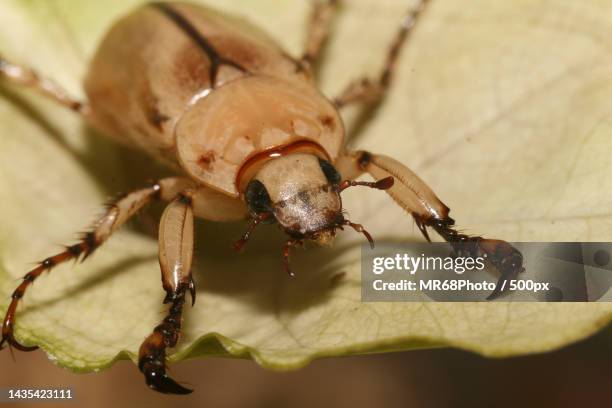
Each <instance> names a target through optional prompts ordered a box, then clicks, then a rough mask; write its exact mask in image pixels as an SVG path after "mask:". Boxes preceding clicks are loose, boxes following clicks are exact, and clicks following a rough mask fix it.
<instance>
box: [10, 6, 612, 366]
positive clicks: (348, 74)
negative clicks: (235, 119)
mask: <svg viewBox="0 0 612 408" xmlns="http://www.w3.org/2000/svg"><path fill="white" fill-rule="evenodd" d="M137 3H139V1H136V0H130V1H119V0H115V1H107V2H104V5H102V3H93V2H79V1H75V0H73V1H70V0H62V1H59V0H58V1H55V2H47V1H43V0H30V1H27V2H26V1H18V0H7V1H4V2H2V5H0V23H1V25H2V27H3V30H2V31H1V32H0V50H2V54H3V55H4V56H6V57H8V58H10V59H12V60H14V61H18V62H20V63H24V64H28V65H30V66H33V67H36V68H37V69H39V70H40V72H41V73H42V74H44V75H45V76H48V77H51V78H54V79H56V80H57V81H58V82H59V83H61V84H62V85H63V86H64V87H66V88H67V89H68V90H69V91H70V92H72V93H74V94H77V95H82V94H83V93H82V91H81V89H80V87H79V81H80V78H81V77H82V76H83V75H84V72H85V70H86V61H87V59H88V57H89V56H90V55H91V54H92V52H93V50H94V48H95V44H96V42H97V41H98V39H99V38H100V37H101V35H102V34H103V33H104V31H105V29H106V28H107V27H108V26H109V24H110V23H111V22H112V21H113V20H115V19H116V18H117V17H118V16H120V15H122V14H123V13H125V12H126V11H127V10H129V9H131V8H132V7H133V6H135V5H136V4H137ZM209 3H211V4H212V3H213V2H212V1H211V2H209ZM214 3H215V4H216V5H217V7H219V8H221V9H223V10H226V11H229V12H233V13H238V14H241V15H245V16H247V17H248V18H249V19H251V20H253V21H254V22H255V23H257V24H259V25H262V26H264V27H265V28H266V29H268V30H269V32H270V33H271V34H272V35H274V36H275V37H277V38H279V39H280V41H281V43H282V45H284V46H285V47H287V48H288V49H289V50H290V51H291V52H293V53H294V54H298V53H299V50H300V44H301V43H302V41H303V38H304V29H305V25H306V22H307V12H308V2H305V1H288V0H286V1H280V2H279V1H272V0H265V1H254V0H239V1H233V2H230V1H217V2H214ZM405 7H406V5H405V2H403V1H401V0H386V1H384V2H374V1H367V0H354V1H346V2H345V4H344V6H343V8H342V11H341V13H340V15H339V17H338V20H337V23H336V25H335V28H334V36H333V38H332V40H331V41H330V43H329V46H328V48H327V52H326V56H325V59H324V62H325V63H324V64H323V66H322V67H321V72H320V74H321V83H322V88H323V90H324V91H325V92H327V94H328V95H334V94H336V93H337V92H338V91H339V90H340V89H341V88H342V87H343V86H344V84H345V80H346V79H347V78H357V77H359V75H360V74H362V73H364V72H367V73H371V74H373V73H375V72H376V70H377V69H378V68H379V67H380V65H381V63H382V58H383V55H384V50H385V47H386V45H387V43H388V41H389V40H390V39H391V38H392V37H393V34H394V30H395V29H396V28H397V26H398V24H399V20H398V18H399V16H401V15H402V14H403V13H404V12H405ZM611 9H612V4H610V2H605V1H596V0H590V1H586V2H580V4H578V3H576V2H573V1H570V0H565V1H556V2H546V1H543V0H542V1H521V2H508V1H503V0H496V1H491V0H478V1H474V2H470V4H469V7H466V4H465V3H461V2H454V1H450V0H446V1H443V0H434V1H433V2H432V4H431V6H430V7H429V9H428V10H427V11H426V13H425V15H424V17H423V19H422V21H421V24H419V26H418V29H417V30H416V31H415V32H414V35H413V36H412V38H411V39H410V43H409V45H408V47H406V49H405V50H404V52H403V53H402V57H401V60H400V64H399V66H398V72H397V75H396V78H395V82H394V86H393V88H392V90H391V91H390V93H389V96H388V98H387V99H386V100H385V102H384V104H383V105H382V106H380V108H379V109H378V110H377V111H376V112H374V113H373V114H372V115H371V121H370V122H369V123H367V124H365V123H364V121H363V120H362V119H363V116H362V115H361V114H360V112H358V111H356V110H351V111H349V112H347V113H346V122H347V126H348V128H349V129H350V130H352V131H356V130H358V131H359V132H356V133H357V134H356V135H355V137H353V138H352V139H351V141H350V143H351V145H352V146H357V147H360V148H368V149H371V150H374V151H376V152H381V153H385V154H389V155H392V156H394V157H396V158H397V159H399V160H400V161H403V162H405V163H407V164H409V165H410V166H411V167H412V168H413V169H414V170H415V171H416V172H417V173H418V174H419V175H420V176H421V177H422V178H424V179H425V180H426V181H427V182H428V183H429V184H430V185H431V186H432V187H433V188H434V189H435V190H436V191H437V193H438V195H439V196H440V197H441V198H442V199H443V200H444V201H445V202H446V203H447V204H449V205H450V206H451V208H452V216H453V217H454V218H455V219H457V220H458V222H459V224H460V226H461V227H462V228H463V229H464V230H466V231H469V232H472V233H477V234H483V235H486V236H491V237H498V238H503V239H506V240H509V241H539V240H542V241H556V240H559V241H563V240H581V241H597V240H599V241H609V240H610V239H611V238H612V217H611V215H610V208H612V188H606V187H610V181H609V174H610V172H611V170H612V163H611V162H610V159H609V155H608V152H609V151H611V150H610V149H611V148H612V121H611V119H610V115H609V112H610V111H611V109H612V99H611V98H610V97H609V96H610V94H612V53H611V52H610V50H609V49H608V46H607V43H608V42H607V41H606V39H607V38H610V37H611V35H612V25H610V23H609V21H608V19H607V18H606V17H605V16H608V15H610V12H612V10H611ZM16 39H18V40H16ZM3 94H4V96H5V97H4V98H2V99H0V118H1V119H0V134H1V137H2V142H1V146H2V148H1V149H0V180H2V182H1V183H0V209H1V210H2V211H1V214H2V215H1V219H2V226H1V228H0V293H1V296H0V299H2V301H1V304H2V305H1V306H0V312H4V311H5V310H6V307H7V304H8V301H9V298H10V293H11V291H12V290H13V289H14V287H15V286H16V284H17V283H18V281H19V277H20V276H22V275H23V274H24V273H25V272H26V271H27V270H28V268H30V265H31V262H33V261H36V260H40V259H42V258H44V257H45V256H48V255H50V254H53V253H55V251H57V249H58V247H57V246H56V245H55V244H57V243H69V242H68V241H70V240H71V239H72V238H73V237H74V234H73V233H74V232H75V231H82V230H83V229H84V228H85V227H86V226H87V225H88V223H89V222H90V220H92V219H93V217H94V215H95V214H96V213H97V212H98V211H99V210H100V203H102V202H103V201H105V200H106V199H107V198H108V196H110V195H113V194H114V193H116V192H118V191H120V190H125V189H126V188H130V187H136V186H139V185H142V184H143V183H144V182H145V180H146V178H151V177H155V175H157V174H159V173H160V170H159V169H157V168H154V167H153V166H152V165H151V164H150V162H149V161H147V160H146V159H143V158H142V157H140V156H139V155H137V154H133V153H130V152H126V151H125V150H123V149H121V148H119V147H117V146H115V145H113V144H112V143H111V142H109V141H106V140H105V139H102V138H98V137H97V136H95V135H93V134H92V132H91V131H88V130H87V129H85V128H84V127H83V126H82V123H81V122H80V120H79V118H78V117H76V115H74V114H72V113H71V112H65V111H64V110H63V109H62V108H59V107H56V106H54V105H53V104H52V103H50V102H48V101H45V100H41V98H40V97H38V96H37V95H35V94H33V93H32V92H30V91H22V90H17V89H15V88H14V87H7V88H5V91H4V93H3ZM162 172H163V171H162ZM344 201H345V204H346V207H347V209H348V211H350V214H351V218H352V219H353V220H355V221H358V222H360V223H363V224H365V225H366V226H368V228H369V230H370V232H371V233H372V234H373V235H374V236H375V237H377V239H378V241H379V242H380V241H385V240H390V241H393V240H398V239H401V240H414V239H419V240H420V239H421V238H420V237H419V233H418V230H417V229H416V228H414V226H413V223H412V221H411V219H410V218H409V217H408V216H407V215H406V214H404V213H403V212H402V211H401V210H400V209H399V208H397V207H396V206H395V205H394V204H393V203H392V202H391V201H390V200H389V199H388V198H387V196H386V195H385V194H382V193H380V192H375V191H363V190H358V189H355V191H348V192H347V194H346V196H345V198H344ZM153 210H154V211H151V212H145V215H143V216H142V218H141V222H140V223H139V230H135V229H133V228H125V229H124V230H122V231H121V232H119V233H117V234H116V236H114V237H113V238H112V239H111V240H110V241H109V242H108V243H107V244H105V245H104V246H103V247H102V248H100V249H99V250H98V251H97V252H96V253H95V255H94V256H93V257H91V259H88V260H87V262H85V263H84V264H79V265H65V266H62V267H58V268H56V269H55V270H53V271H52V273H51V274H49V275H44V276H43V277H41V278H40V279H39V280H37V281H36V284H35V285H34V286H33V288H32V289H31V290H29V291H28V293H27V295H26V296H25V298H24V299H23V305H22V307H21V308H20V310H19V313H18V319H17V328H16V336H17V338H18V339H19V340H20V341H22V342H24V343H26V344H39V345H40V346H41V347H42V348H43V349H44V350H45V351H46V352H47V353H48V354H49V356H50V358H52V359H53V360H54V361H56V362H57V363H58V364H60V365H62V366H64V367H68V368H70V369H73V370H77V371H91V370H97V369H100V368H103V367H106V366H108V365H110V364H112V363H113V361H115V360H116V359H121V358H130V359H132V360H135V358H136V353H137V350H138V347H139V345H140V343H141V342H142V340H143V339H144V337H145V336H146V335H147V334H148V333H150V331H151V330H152V328H153V327H154V326H155V325H156V324H157V323H158V322H159V321H160V320H161V318H162V316H163V314H164V311H165V307H164V306H163V305H162V304H161V300H162V299H163V291H162V289H161V285H160V279H159V267H158V263H157V259H156V242H155V239H154V235H155V233H154V230H155V227H154V221H155V216H151V215H149V216H147V214H151V213H152V214H155V213H157V214H159V209H153ZM147 225H153V227H151V228H148V229H147V227H146V226H147ZM197 228H198V230H199V231H200V234H199V235H198V237H197V241H196V246H197V259H196V263H195V267H194V270H195V272H194V273H195V279H196V281H197V285H198V301H197V303H196V305H195V307H193V308H192V309H190V308H187V309H189V310H187V311H186V315H185V326H184V333H183V337H182V341H181V342H180V345H179V346H178V348H177V350H176V352H175V353H174V354H173V355H172V356H171V360H173V361H177V360H180V359H183V358H187V357H195V356H204V355H209V356H210V355H231V356H236V357H249V358H253V359H254V360H256V361H257V362H258V363H259V364H261V365H264V366H266V367H272V368H279V369H286V368H294V367H299V366H302V365H304V364H306V363H307V362H308V361H310V360H311V359H313V358H316V357H321V356H331V355H344V354H350V353H362V352H374V351H388V350H407V349H412V348H418V347H431V346H441V345H445V346H454V347H459V348H463V349H467V350H472V351H475V352H477V353H480V354H483V355H487V356H508V355H517V354H526V353H533V352H542V351H546V350H551V349H554V348H557V347H561V346H563V345H565V344H568V343H570V342H574V341H577V340H579V339H581V338H584V337H586V336H588V335H590V334H592V333H594V332H595V331H596V330H598V329H600V328H601V327H603V326H604V325H606V324H607V323H608V322H609V321H610V320H611V316H612V304H610V303H596V304H585V303H571V304H569V303H568V304H542V303H504V302H495V303H463V304H457V303H454V304H446V303H423V304H420V303H362V302H360V284H359V259H360V258H359V243H360V242H361V239H362V238H361V237H357V236H356V234H355V235H351V234H350V233H349V232H346V233H345V234H343V235H341V236H340V237H339V239H338V240H337V243H336V245H335V247H334V248H333V249H329V248H311V249H309V250H308V251H296V256H295V257H293V265H294V266H293V268H294V269H295V272H296V273H297V277H296V278H295V279H289V278H288V277H286V276H284V275H283V274H282V273H281V268H280V243H281V234H280V233H278V232H276V231H275V230H274V229H273V228H267V229H266V228H261V230H258V231H257V232H256V234H255V236H254V238H253V242H251V243H250V244H249V246H248V248H247V250H246V253H245V254H242V255H241V256H236V255H235V254H234V253H233V252H232V251H231V250H230V249H229V247H230V243H231V242H232V241H233V240H234V239H236V238H237V237H238V236H239V235H240V232H241V231H242V229H243V228H244V225H243V224H242V223H237V224H214V223H210V222H200V223H199V224H198V225H197ZM147 230H148V231H151V230H152V231H153V233H146V231H147ZM143 231H144V232H143Z"/></svg>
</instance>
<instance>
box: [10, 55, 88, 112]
mask: <svg viewBox="0 0 612 408" xmlns="http://www.w3.org/2000/svg"><path fill="white" fill-rule="evenodd" d="M0 78H2V79H4V80H6V81H8V82H12V83H14V84H17V85H21V86H26V87H29V88H32V89H35V90H36V91H38V92H39V93H41V94H43V95H44V96H46V97H47V98H49V99H51V100H53V101H55V102H57V103H59V104H61V105H63V106H65V107H67V108H68V109H71V110H73V111H75V112H78V113H81V114H83V115H87V114H88V113H89V106H88V105H87V103H85V102H82V101H79V100H77V99H76V98H73V97H72V96H70V95H68V93H67V92H66V91H65V90H64V89H62V88H61V87H60V86H59V85H58V84H56V83H55V82H53V81H52V80H50V79H47V78H44V77H41V76H40V75H39V74H38V73H37V72H36V71H34V70H33V69H31V68H28V67H24V66H22V65H17V64H14V63H12V62H9V61H7V60H6V59H4V58H3V57H2V56H1V55H0Z"/></svg>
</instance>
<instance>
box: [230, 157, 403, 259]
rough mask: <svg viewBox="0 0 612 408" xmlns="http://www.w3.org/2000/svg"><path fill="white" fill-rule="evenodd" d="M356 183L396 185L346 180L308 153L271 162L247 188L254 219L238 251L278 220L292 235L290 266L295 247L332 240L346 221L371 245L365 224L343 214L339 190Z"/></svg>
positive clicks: (381, 186)
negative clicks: (258, 229)
mask: <svg viewBox="0 0 612 408" xmlns="http://www.w3.org/2000/svg"><path fill="white" fill-rule="evenodd" d="M352 185H367V186H369V187H374V188H378V189H387V188H390V187H391V186H392V185H393V178H391V177H389V178H387V179H383V180H381V181H379V182H376V183H364V182H354V181H344V182H342V179H341V176H340V173H338V171H337V170H336V169H335V168H334V166H333V165H332V164H331V163H329V162H328V161H326V160H324V159H321V158H319V157H317V156H315V155H313V154H307V153H294V154H290V155H286V156H281V157H279V158H276V159H274V160H271V161H269V162H267V163H266V164H265V165H264V166H263V167H262V168H261V169H260V170H259V171H258V172H257V174H256V175H255V176H254V177H253V179H251V181H250V182H249V183H248V185H247V187H246V190H245V193H244V199H245V201H246V203H247V205H248V207H249V211H250V213H251V216H252V217H253V222H252V223H251V227H250V228H249V230H248V231H247V232H246V233H245V234H244V236H243V238H242V239H241V240H240V241H238V242H237V243H236V244H235V247H236V249H240V248H242V246H243V245H244V244H245V243H246V241H247V240H248V238H249V235H250V233H251V232H252V230H253V229H254V228H255V226H256V225H258V224H259V223H270V222H277V223H278V225H279V226H280V227H281V228H282V229H283V230H284V231H285V232H286V233H287V235H289V240H288V241H287V244H286V246H285V250H284V257H285V266H286V269H287V270H288V267H287V260H288V254H289V248H290V247H291V246H293V245H295V244H296V243H302V242H303V241H304V240H311V241H314V242H316V243H317V244H319V245H328V244H331V242H332V241H333V239H334V237H335V235H336V231H337V229H343V226H346V225H348V226H350V227H352V228H354V229H355V230H357V231H359V232H361V233H363V234H364V235H365V236H366V238H367V239H368V241H370V244H371V245H373V241H372V237H371V236H370V234H368V232H367V231H365V229H363V227H362V226H361V225H359V224H354V223H352V222H350V221H348V220H347V219H345V218H344V215H343V211H342V199H341V198H340V192H341V191H342V190H343V189H345V188H347V187H349V186H352Z"/></svg>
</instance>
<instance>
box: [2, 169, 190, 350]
mask: <svg viewBox="0 0 612 408" xmlns="http://www.w3.org/2000/svg"><path fill="white" fill-rule="evenodd" d="M190 183H191V182H190V181H188V180H186V179H180V178H167V179H163V180H160V181H158V182H157V183H155V184H153V185H152V186H150V187H147V188H143V189H140V190H136V191H133V192H131V193H129V194H127V195H125V196H123V197H122V198H120V199H117V200H116V201H115V202H113V203H111V204H109V205H108V208H107V210H106V213H105V214H104V215H103V216H102V217H101V218H100V219H99V220H98V221H97V222H96V223H95V224H94V225H95V226H94V228H93V230H92V231H90V232H88V233H86V234H84V235H83V238H82V240H81V242H79V243H78V244H75V245H72V246H69V247H66V249H65V250H64V251H62V252H60V253H59V254H56V255H53V256H50V257H48V258H46V259H44V260H43V261H42V262H41V263H40V264H39V265H38V266H37V267H36V268H34V269H32V270H31V271H30V272H28V273H26V274H25V276H24V277H23V281H22V282H21V284H20V285H19V286H18V287H17V289H15V291H14V292H13V294H12V296H11V303H10V304H9V307H8V309H7V311H6V315H5V317H4V323H3V325H2V340H1V341H0V348H2V346H3V345H4V343H5V342H7V343H8V344H10V345H12V346H13V347H15V348H16V349H18V350H22V351H31V350H36V349H37V348H38V347H37V346H31V347H26V346H23V345H21V344H19V343H18V342H17V340H15V337H14V328H15V314H16V311H17V306H18V305H19V301H20V300H21V298H23V296H24V295H25V292H26V290H27V289H28V287H29V286H30V285H31V284H32V282H34V280H36V278H38V277H39V276H40V275H41V274H42V273H43V272H45V271H50V270H51V269H52V268H53V267H55V266H57V265H59V264H61V263H64V262H66V261H68V260H70V259H76V258H78V257H79V256H82V258H83V260H84V259H85V258H87V257H88V256H89V255H91V253H92V252H93V251H94V250H95V249H96V248H97V247H99V246H100V245H101V244H102V243H103V242H104V241H106V240H107V239H108V238H109V237H110V236H111V234H112V233H113V232H115V231H116V230H117V229H119V227H121V226H122V225H123V224H125V222H126V221H127V220H128V219H130V218H131V217H132V216H133V215H134V214H136V213H137V212H138V211H139V210H140V209H141V208H142V207H144V206H145V205H146V204H148V203H149V202H150V201H151V200H152V199H154V198H161V199H164V200H168V199H170V198H171V197H173V196H174V195H176V192H177V189H184V188H185V186H187V185H190ZM179 191H180V190H179Z"/></svg>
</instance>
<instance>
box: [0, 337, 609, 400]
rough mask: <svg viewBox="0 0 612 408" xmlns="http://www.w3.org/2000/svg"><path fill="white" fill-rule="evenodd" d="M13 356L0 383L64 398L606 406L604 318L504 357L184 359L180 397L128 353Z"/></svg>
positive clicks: (449, 353)
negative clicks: (595, 329)
mask: <svg viewBox="0 0 612 408" xmlns="http://www.w3.org/2000/svg"><path fill="white" fill-rule="evenodd" d="M14 355H15V359H16V362H13V361H12V358H11V353H10V352H9V351H8V350H3V351H2V352H0V386H2V387H5V386H11V385H12V386H19V387H37V386H38V387H71V388H72V389H73V390H74V392H75V395H76V398H77V401H76V403H72V404H63V405H64V406H65V405H69V406H73V407H76V406H87V407H109V406H130V407H151V408H154V407H169V406H181V407H215V408H216V407H266V408H274V407H296V408H299V407H409V406H414V407H449V406H453V407H457V406H466V407H480V406H485V407H490V406H512V407H605V406H608V407H609V406H612V358H611V356H612V327H609V328H608V329H606V330H604V331H602V332H600V333H599V334H597V335H596V336H594V337H591V338H590V339H587V340H585V341H582V342H580V343H577V344H574V345H570V346H568V347H565V348H563V349H561V350H557V351H554V352H550V353H546V354H539V355H531V356H524V357H515V358H507V359H486V358H483V357H480V356H477V355H474V354H471V353H468V352H464V351H459V350H452V349H431V350H418V351H409V352H401V353H387V354H378V355H368V356H355V357H344V358H328V359H324V360H318V361H315V362H313V363H312V364H310V365H309V366H307V367H305V368H303V369H301V370H297V371H291V372H280V373H279V372H272V371H268V370H264V369H262V368H260V367H259V366H257V365H256V364H255V363H253V362H252V361H245V360H232V359H221V358H209V359H198V360H191V361H184V362H181V363H178V364H175V365H173V366H172V367H171V371H172V372H171V374H172V375H173V376H174V378H176V379H178V380H183V379H184V380H188V381H189V382H188V384H189V385H191V386H193V387H194V388H195V392H194V393H193V394H191V395H189V396H186V397H183V396H165V395H161V394H157V393H155V392H153V391H149V390H148V389H147V388H146V387H145V385H144V381H143V378H142V376H141V375H140V373H139V372H138V370H137V369H136V367H135V366H134V365H133V364H132V363H131V362H129V361H122V362H119V363H117V364H115V365H114V366H113V367H112V368H110V369H108V370H106V371H104V372H101V373H92V374H73V373H71V372H69V371H66V370H64V369H61V368H58V367H56V366H54V365H53V364H52V363H51V362H50V361H48V360H47V359H46V356H45V354H44V353H43V352H41V351H36V352H33V353H21V352H18V351H15V352H14ZM33 405H34V404H32V403H31V404H29V405H26V404H11V405H10V406H33ZM35 405H36V406H39V407H40V406H43V407H51V406H58V405H59V404H54V403H44V404H43V405H40V404H35Z"/></svg>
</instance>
